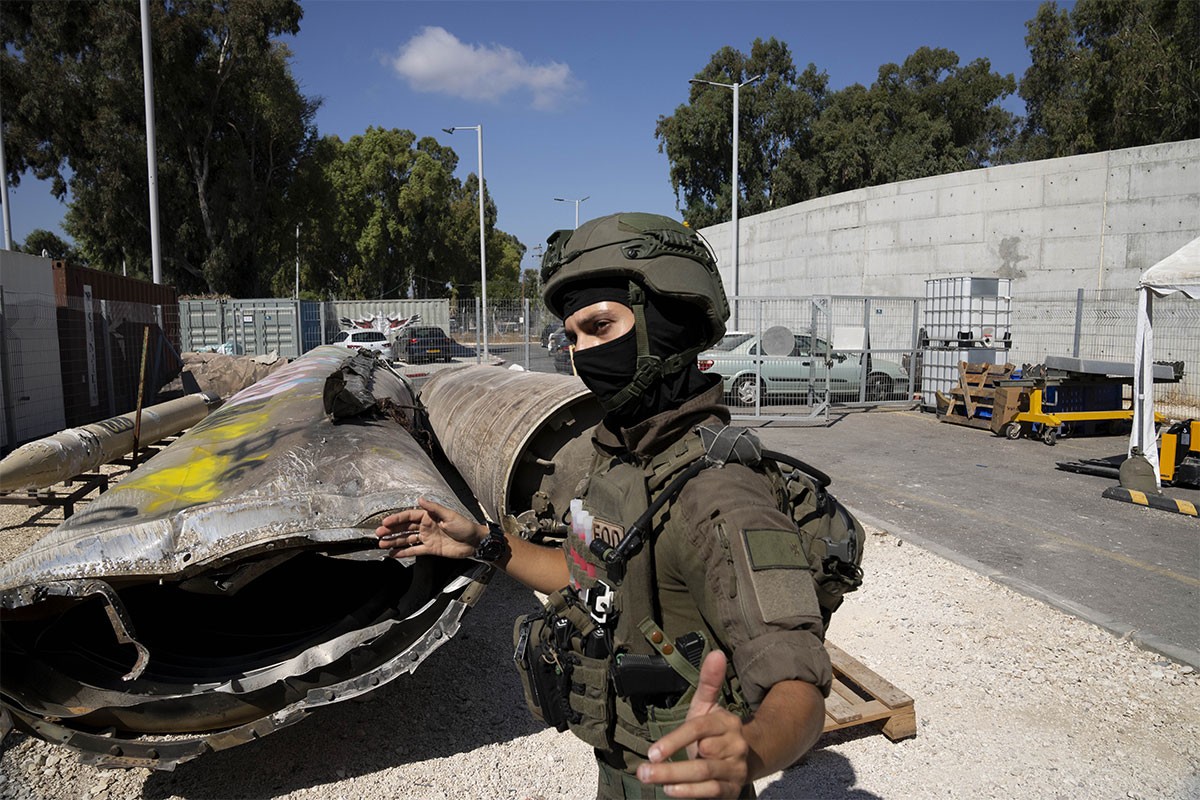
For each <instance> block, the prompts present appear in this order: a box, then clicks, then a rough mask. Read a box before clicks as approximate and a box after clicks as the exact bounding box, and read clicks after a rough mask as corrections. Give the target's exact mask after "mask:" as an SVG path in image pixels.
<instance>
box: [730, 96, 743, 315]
mask: <svg viewBox="0 0 1200 800" xmlns="http://www.w3.org/2000/svg"><path fill="white" fill-rule="evenodd" d="M741 88H742V87H741V84H738V83H735V84H734V85H733V186H732V187H730V191H731V192H732V194H733V297H734V301H733V329H734V330H737V329H738V300H737V297H738V295H739V294H740V293H741V292H740V291H739V287H740V285H741V284H740V283H739V280H738V243H739V240H740V238H741V237H739V236H738V195H740V194H741V190H740V188H739V186H738V117H739V116H740V115H739V114H738V90H739V89H741Z"/></svg>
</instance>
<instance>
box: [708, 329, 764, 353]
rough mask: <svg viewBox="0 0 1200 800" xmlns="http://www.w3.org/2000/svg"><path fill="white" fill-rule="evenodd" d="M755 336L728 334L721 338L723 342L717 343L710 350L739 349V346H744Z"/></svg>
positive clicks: (750, 334) (749, 334)
mask: <svg viewBox="0 0 1200 800" xmlns="http://www.w3.org/2000/svg"><path fill="white" fill-rule="evenodd" d="M753 335H754V334H752V333H736V332H735V333H727V334H725V335H724V336H722V337H721V341H719V342H717V343H716V344H714V345H713V346H712V347H711V348H709V349H710V350H732V349H733V348H735V347H737V346H738V345H739V344H743V343H744V342H746V341H747V340H748V339H750V338H751V337H752V336H753Z"/></svg>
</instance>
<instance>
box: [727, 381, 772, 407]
mask: <svg viewBox="0 0 1200 800" xmlns="http://www.w3.org/2000/svg"><path fill="white" fill-rule="evenodd" d="M762 400H765V397H764V396H763V391H762V388H761V387H760V386H759V382H758V376H757V375H743V376H742V377H740V378H738V379H737V380H736V381H734V383H733V401H734V402H735V403H737V404H738V405H739V406H752V405H754V404H755V403H760V401H762ZM760 404H761V403H760Z"/></svg>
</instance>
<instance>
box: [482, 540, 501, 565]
mask: <svg viewBox="0 0 1200 800" xmlns="http://www.w3.org/2000/svg"><path fill="white" fill-rule="evenodd" d="M503 552H504V540H503V539H493V538H491V537H488V539H487V541H485V542H483V543H482V544H481V545H480V546H479V557H480V558H482V559H483V560H484V561H495V560H496V559H497V558H499V557H500V555H501V554H502V553H503Z"/></svg>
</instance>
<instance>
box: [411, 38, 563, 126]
mask: <svg viewBox="0 0 1200 800" xmlns="http://www.w3.org/2000/svg"><path fill="white" fill-rule="evenodd" d="M391 65H392V68H393V69H395V70H396V74H398V75H399V76H400V77H401V78H404V79H405V80H406V81H408V85H409V86H411V87H412V88H413V89H416V90H417V91H421V92H444V93H446V94H450V95H454V96H456V97H463V98H466V99H468V100H492V101H497V100H499V99H500V98H502V97H503V96H504V95H506V94H509V93H510V92H515V91H520V90H527V91H529V92H530V93H531V95H532V102H533V107H534V108H537V109H542V110H548V109H551V108H553V107H554V106H555V105H557V104H558V102H559V101H560V100H561V99H562V98H563V97H564V96H565V95H566V94H567V93H568V92H570V91H572V90H573V89H574V88H575V86H576V83H577V81H576V80H575V78H574V77H572V75H571V68H570V67H568V66H567V65H566V64H560V63H558V62H551V63H549V64H546V65H535V64H530V63H529V62H528V61H526V60H525V56H523V55H521V54H520V53H518V52H517V51H516V50H513V49H512V48H510V47H504V46H503V45H491V46H490V47H484V46H480V45H472V44H465V43H464V42H461V41H459V39H458V37H456V36H455V35H454V34H452V33H450V32H449V31H447V30H446V29H444V28H438V27H431V28H424V29H422V30H421V32H420V33H418V34H417V35H416V36H414V37H413V38H411V39H409V40H408V41H407V42H405V43H404V45H403V46H401V48H400V52H399V53H398V54H397V55H396V56H395V58H393V59H391Z"/></svg>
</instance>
